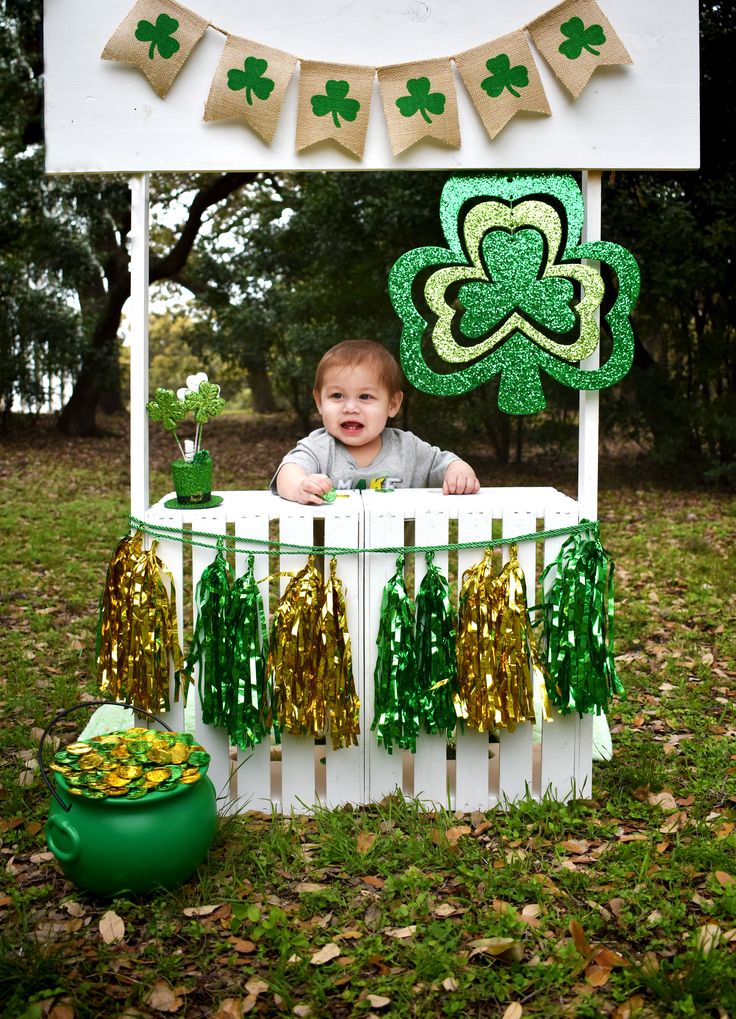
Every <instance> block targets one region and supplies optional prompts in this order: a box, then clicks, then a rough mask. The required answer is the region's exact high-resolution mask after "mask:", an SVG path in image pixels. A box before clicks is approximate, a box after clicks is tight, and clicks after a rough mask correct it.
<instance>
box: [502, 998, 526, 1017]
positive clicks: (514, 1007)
mask: <svg viewBox="0 0 736 1019" xmlns="http://www.w3.org/2000/svg"><path fill="white" fill-rule="evenodd" d="M523 1015H524V1007H523V1006H522V1005H520V1004H519V1002H518V1001H512V1002H511V1004H510V1005H509V1006H508V1008H507V1009H506V1011H505V1012H504V1014H503V1015H502V1016H501V1019H521V1017H522V1016H523Z"/></svg>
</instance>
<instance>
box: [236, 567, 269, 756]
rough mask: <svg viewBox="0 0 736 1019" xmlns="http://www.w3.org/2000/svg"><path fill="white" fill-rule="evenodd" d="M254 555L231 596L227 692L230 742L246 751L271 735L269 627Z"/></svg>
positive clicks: (237, 581)
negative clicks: (268, 663) (268, 660)
mask: <svg viewBox="0 0 736 1019" xmlns="http://www.w3.org/2000/svg"><path fill="white" fill-rule="evenodd" d="M253 563H254V556H253V555H252V554H251V555H249V556H248V568H247V570H246V572H245V573H244V574H243V576H242V577H239V578H238V579H237V580H236V581H235V583H234V584H233V588H232V592H231V594H230V613H229V628H228V638H229V647H228V652H229V658H230V682H229V686H228V689H227V691H226V701H227V721H228V731H229V733H230V741H231V743H232V744H233V745H234V746H238V747H240V749H241V750H246V749H248V748H249V747H254V746H256V744H258V743H260V742H261V740H263V739H265V738H266V737H267V736H268V733H269V730H270V728H271V700H272V698H271V691H270V687H269V684H268V675H267V672H266V654H267V649H268V628H267V626H266V615H265V611H264V608H263V599H262V598H261V592H260V590H259V589H258V584H256V579H255V576H254V574H253Z"/></svg>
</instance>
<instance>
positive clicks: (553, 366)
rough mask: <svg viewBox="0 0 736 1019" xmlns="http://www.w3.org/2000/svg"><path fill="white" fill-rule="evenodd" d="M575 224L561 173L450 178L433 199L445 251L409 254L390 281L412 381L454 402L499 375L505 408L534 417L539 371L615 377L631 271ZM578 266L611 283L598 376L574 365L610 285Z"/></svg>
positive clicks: (621, 370)
mask: <svg viewBox="0 0 736 1019" xmlns="http://www.w3.org/2000/svg"><path fill="white" fill-rule="evenodd" d="M583 218H584V206H583V199H582V194H581V192H580V188H579V187H578V185H577V183H576V182H575V180H574V178H572V177H571V176H569V175H558V174H541V175H537V174H516V175H513V176H511V175H509V174H488V175H476V176H468V177H453V178H451V179H450V180H449V181H448V182H447V184H446V185H445V187H444V189H443V192H442V198H441V200H440V219H441V221H442V227H443V230H444V234H445V237H446V238H447V242H448V247H447V248H441V247H425V248H415V249H414V250H412V251H407V252H406V253H405V254H404V255H402V256H401V257H400V258H399V259H398V260H397V262H395V264H394V266H393V268H392V269H391V274H390V277H389V293H390V296H391V301H392V303H393V306H394V308H395V310H396V312H397V314H398V315H399V316H400V318H401V319H402V322H403V330H402V334H401V362H402V366H403V368H404V373H405V374H406V377H407V378H408V379H409V381H410V382H411V383H412V384H413V385H414V386H416V387H417V388H418V389H421V390H423V391H424V392H428V393H435V394H437V395H442V396H456V395H460V394H461V393H466V392H468V390H470V389H474V388H475V387H476V386H480V385H482V384H483V383H484V382H486V381H488V380H489V379H490V378H492V377H493V376H494V375H499V376H500V379H499V388H498V405H499V407H500V408H501V410H503V411H505V412H506V413H508V414H532V413H535V412H536V411H539V410H542V409H543V408H544V406H545V397H544V392H543V390H542V385H541V379H540V374H541V372H542V371H544V372H546V373H547V374H549V375H551V376H552V377H553V378H555V379H557V380H558V381H559V382H562V383H563V385H566V386H569V387H571V388H573V389H586V390H592V389H602V388H604V387H606V386H611V385H613V384H614V383H615V382H618V381H619V380H620V379H621V378H623V376H624V375H625V374H626V372H627V371H628V370H629V368H630V367H631V363H632V359H633V353H634V338H633V332H632V329H631V323H630V321H629V315H630V312H631V309H632V307H633V305H634V303H635V301H636V298H637V296H638V293H639V269H638V266H637V264H636V261H635V260H634V258H633V256H632V255H631V254H630V253H629V252H628V251H627V250H626V249H625V248H622V247H620V246H619V245H617V244H613V243H611V242H609V241H591V242H588V243H586V244H580V243H579V239H580V235H581V231H582V226H583ZM585 260H591V261H595V262H600V263H602V264H605V265H606V266H607V267H608V269H609V270H611V277H612V278H613V279H615V288H614V292H615V300H614V294H612V295H611V299H610V301H609V302H607V304H608V305H610V310H609V311H608V313H607V314H606V316H605V323H606V327H607V330H608V333H609V334H610V338H611V344H610V350H609V353H608V356H607V359H606V360H605V363H603V364H602V365H601V366H600V367H599V368H594V369H587V368H581V367H580V366H579V364H578V362H580V361H583V360H584V359H585V358H587V357H588V356H589V355H591V354H592V353H593V352H594V351H595V350H596V348H597V347H598V343H599V326H598V322H597V313H598V311H599V309H600V307H601V306H602V305H603V303H604V297H605V294H606V284H605V282H604V276H603V275H602V273H601V271H600V270H599V269H598V268H596V267H595V266H593V265H591V264H590V263H589V262H587V261H585ZM432 348H434V349H433V350H432ZM425 352H426V353H425ZM427 355H429V356H427ZM438 360H439V361H441V362H444V365H445V368H444V370H443V369H441V368H439V367H438V364H437V362H438ZM447 366H450V369H451V370H449V371H448V370H447Z"/></svg>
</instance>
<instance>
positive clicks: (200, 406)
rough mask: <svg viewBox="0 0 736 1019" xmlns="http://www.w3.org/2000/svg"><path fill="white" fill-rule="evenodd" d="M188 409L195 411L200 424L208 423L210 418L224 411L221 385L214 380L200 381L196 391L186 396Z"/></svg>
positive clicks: (185, 403) (185, 401) (196, 419)
mask: <svg viewBox="0 0 736 1019" xmlns="http://www.w3.org/2000/svg"><path fill="white" fill-rule="evenodd" d="M184 405H185V407H186V409H187V410H191V411H193V412H194V420H195V421H196V422H197V424H198V425H206V424H207V422H208V421H209V419H210V418H215V417H217V415H218V414H221V413H222V409H223V407H224V406H225V401H224V400H223V399H222V397H221V396H220V387H219V386H218V385H216V384H215V383H214V382H200V384H199V388H198V389H197V391H196V392H194V393H192V392H189V393H187V395H186V396H185V397H184Z"/></svg>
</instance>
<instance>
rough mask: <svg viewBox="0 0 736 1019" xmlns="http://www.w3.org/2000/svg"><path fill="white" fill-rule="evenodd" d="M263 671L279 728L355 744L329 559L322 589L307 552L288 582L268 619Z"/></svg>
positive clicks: (341, 605)
mask: <svg viewBox="0 0 736 1019" xmlns="http://www.w3.org/2000/svg"><path fill="white" fill-rule="evenodd" d="M269 670H270V671H271V673H272V675H273V688H274V713H275V717H276V719H277V721H278V724H279V726H280V727H281V730H282V732H288V733H291V734H293V735H295V736H311V737H313V738H316V737H321V736H327V735H329V737H330V739H331V741H332V746H333V747H334V749H336V750H337V749H339V748H340V747H345V746H351V745H352V744H357V736H358V733H359V731H360V726H359V720H358V711H359V708H360V701H359V700H358V698H357V696H356V694H355V686H354V683H353V672H352V654H351V650H350V636H349V633H348V628H347V619H346V610H345V601H344V598H343V594H342V584H341V583H340V581H339V579H338V577H337V574H336V563H335V562H334V560H333V562H332V563H331V565H330V579H329V581H328V584H327V589H325V585H324V584H323V582H322V577H321V576H320V574H319V572H318V571H317V569H316V567H315V560H314V556H313V555H310V556H309V559H308V560H307V565H306V566H305V567H304V568H303V569H302V570H300V571H299V572H298V573H297V574H296V575H295V576H294V577H292V579H291V580H290V581H289V583H288V585H287V587H286V590H285V591H284V593H283V595H282V597H281V601H280V602H279V604H278V606H277V608H276V612H275V613H274V617H273V622H272V626H271V653H270V658H269Z"/></svg>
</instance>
